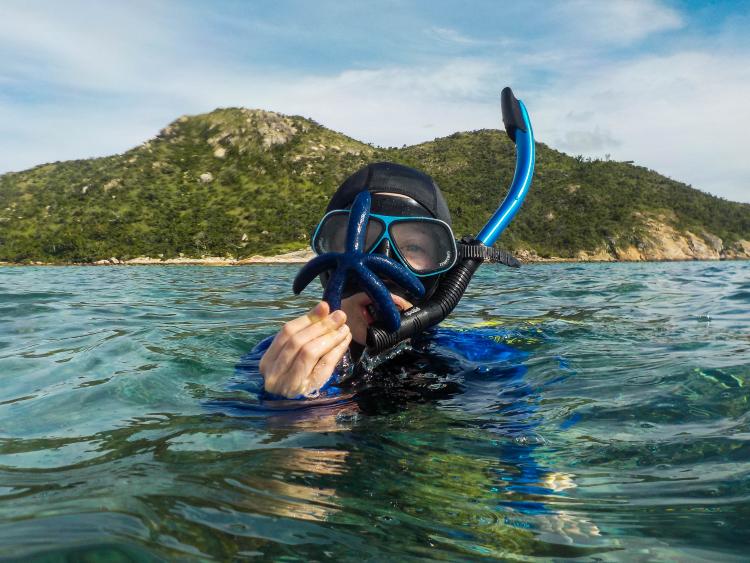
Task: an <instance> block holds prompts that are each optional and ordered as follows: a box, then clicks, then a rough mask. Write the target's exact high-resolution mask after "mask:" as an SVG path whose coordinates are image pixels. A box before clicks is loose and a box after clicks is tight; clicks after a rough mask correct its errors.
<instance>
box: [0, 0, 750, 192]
mask: <svg viewBox="0 0 750 563" xmlns="http://www.w3.org/2000/svg"><path fill="white" fill-rule="evenodd" d="M504 86H511V87H512V88H513V90H514V92H515V94H516V96H517V97H518V98H520V99H521V100H523V101H524V103H525V104H526V107H527V109H528V111H529V114H530V117H531V120H532V124H533V127H534V131H535V134H536V138H537V140H539V141H541V142H543V143H545V144H547V145H549V146H551V147H553V148H556V149H558V150H561V151H564V152H566V153H568V154H571V155H578V154H581V155H584V156H587V157H592V158H611V159H614V160H633V161H634V162H635V163H636V164H639V165H642V166H647V167H648V168H652V169H654V170H656V171H658V172H660V173H662V174H664V175H666V176H669V177H671V178H674V179H676V180H680V181H683V182H686V183H688V184H690V185H692V186H693V187H696V188H698V189H701V190H703V191H707V192H710V193H712V194H715V195H718V196H721V197H723V198H726V199H730V200H734V201H744V202H750V155H748V154H747V153H748V150H747V148H746V146H747V144H748V137H749V136H750V131H749V130H750V0H745V1H739V2H730V1H725V2H710V1H706V0H704V1H701V2H698V1H689V0H621V1H620V0H607V1H599V0H569V1H566V2H554V1H552V0H545V1H533V0H531V1H525V2H515V1H507V2H501V1H500V0H487V1H482V0H475V1H469V0H464V1H460V0H454V1H446V0H430V1H416V0H415V1H407V0H368V1H366V2H365V1H362V2H355V1H350V2H341V1H338V0H335V1H327V0H316V1H289V0H273V1H266V0H255V1H211V2H209V1H205V2H193V1H188V0H183V1H174V2H170V1H156V0H150V1H143V2H139V1H119V2H115V1H111V2H93V1H92V2H79V1H73V0H66V1H65V2H58V1H56V0H55V1H34V0H26V1H14V0H4V1H3V3H2V7H0V173H2V172H7V171H15V170H23V169H26V168H29V167H31V166H34V165H37V164H42V163H45V162H51V161H56V160H67V159H74V158H88V157H93V156H104V155H109V154H114V153H119V152H123V151H125V150H127V149H129V148H132V147H134V146H136V145H138V144H140V143H142V142H143V141H145V140H146V139H148V138H151V137H153V136H154V135H155V134H156V133H157V132H158V131H159V130H160V129H161V128H163V127H164V126H165V125H167V124H168V123H170V122H171V121H173V120H174V119H176V118H177V117H179V116H180V115H184V114H196V113H203V112H208V111H211V110H212V109H214V108H216V107H249V108H260V109H266V110H273V111H278V112H281V113H285V114H294V115H302V116H305V117H310V118H312V119H314V120H315V121H317V122H319V123H321V124H322V125H325V126H326V127H329V128H331V129H334V130H336V131H340V132H343V133H345V134H347V135H350V136H352V137H354V138H356V139H359V140H361V141H365V142H371V143H373V144H376V145H380V146H402V145H404V144H406V145H410V144H414V143H419V142H423V141H428V140H432V139H434V138H435V137H440V136H445V135H449V134H451V133H453V132H456V131H469V130H475V129H484V128H501V127H502V124H501V116H500V105H499V92H500V90H501V89H502V88H503V87H504Z"/></svg>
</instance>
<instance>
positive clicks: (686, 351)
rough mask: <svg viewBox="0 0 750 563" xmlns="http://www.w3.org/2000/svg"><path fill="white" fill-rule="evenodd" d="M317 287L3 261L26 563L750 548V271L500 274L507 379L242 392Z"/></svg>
mask: <svg viewBox="0 0 750 563" xmlns="http://www.w3.org/2000/svg"><path fill="white" fill-rule="evenodd" d="M295 271H296V268H295V267H287V266H268V267H260V266H254V267H243V268H240V267H237V268H206V267H119V268H89V267H69V268H53V267H24V268H20V267H19V268H0V378H1V379H0V380H1V381H2V385H1V386H0V556H4V557H11V558H14V557H15V558H19V559H27V558H28V557H29V556H30V555H36V556H37V557H39V558H41V559H42V560H45V561H57V560H63V558H64V557H66V556H67V557H73V558H75V557H76V556H77V557H85V556H90V557H95V556H97V555H98V556H100V557H102V558H105V559H106V560H120V561H127V560H151V559H155V558H163V559H170V560H171V559H182V560H210V559H217V560H228V559H243V558H251V557H254V556H255V557H260V558H279V559H285V560H297V559H298V560H310V559H318V560H321V559H328V558H331V559H345V560H352V559H357V560H363V559H368V558H369V559H383V558H396V559H400V560H408V559H417V558H423V557H429V558H435V559H456V558H459V559H461V558H462V559H467V558H468V559H474V558H480V557H490V558H492V557H496V558H519V559H524V558H528V557H533V556H544V557H557V558H565V557H581V558H583V559H584V560H586V559H589V560H590V559H597V560H604V561H608V560H633V559H638V560H685V559H690V558H694V559H696V558H697V559H714V560H716V559H720V558H721V559H724V560H728V559H737V560H740V559H742V558H744V556H745V555H746V553H747V548H748V542H750V540H749V538H750V414H749V412H750V409H749V408H748V398H749V397H750V263H741V262H726V263H705V262H704V263H701V262H692V263H671V264H588V265H581V264H558V265H543V266H527V267H524V268H522V269H521V270H520V271H515V270H510V269H507V268H506V269H495V268H494V267H484V268H483V269H481V270H480V273H479V275H478V276H477V277H476V278H475V280H474V281H473V282H472V285H471V288H470V291H469V293H468V295H467V297H466V298H465V299H464V301H462V303H461V305H460V307H459V309H458V310H457V311H456V312H455V313H454V315H453V316H452V317H451V319H450V320H451V322H450V326H451V327H453V328H455V329H466V328H469V327H474V326H477V325H482V326H483V327H485V328H482V329H481V330H479V332H478V333H477V334H479V335H480V336H481V335H482V334H486V335H491V337H488V338H487V339H486V345H487V346H492V345H496V346H499V347H500V349H501V351H502V352H503V354H501V355H500V358H499V359H497V360H495V361H494V362H493V363H492V364H491V365H486V364H485V363H483V362H482V361H481V360H479V361H475V360H471V359H470V358H468V359H467V358H466V357H463V356H461V354H460V353H459V354H457V353H455V352H452V353H449V352H446V351H445V350H443V349H442V348H441V347H440V346H436V347H435V349H434V353H435V354H436V355H437V356H440V355H441V354H442V355H444V356H445V358H444V359H445V365H446V366H448V368H446V370H447V371H446V372H445V373H441V374H431V375H430V376H429V377H425V378H423V379H420V380H419V381H417V382H416V383H414V384H413V385H412V384H411V383H409V382H408V381H406V382H405V381H403V380H404V377H401V380H399V381H400V383H399V384H398V385H395V386H392V387H391V388H390V391H388V390H385V391H382V392H381V393H380V399H379V400H378V401H372V400H369V401H363V400H361V399H360V398H357V397H355V398H351V399H347V400H344V401H342V402H340V403H335V404H323V405H316V406H311V407H310V408H307V409H299V410H294V411H288V410H281V409H268V408H265V407H264V406H263V405H260V404H259V403H258V400H257V397H255V396H254V395H253V394H252V393H249V392H242V391H238V390H232V389H231V388H230V387H229V386H228V382H229V381H230V380H232V379H233V377H235V365H236V363H237V362H238V360H239V358H240V357H241V356H242V355H243V354H245V353H246V352H247V351H248V350H250V349H251V348H252V347H253V345H254V344H256V343H257V342H258V341H259V340H260V339H261V338H263V337H264V336H266V335H268V334H270V333H272V332H273V331H274V330H275V329H276V328H277V327H278V326H279V325H280V323H281V322H282V321H284V320H286V319H290V318H292V317H294V316H295V315H298V314H299V313H300V312H301V311H303V310H304V309H305V308H306V307H309V306H310V305H312V304H313V303H314V300H313V299H312V298H311V297H309V296H308V297H303V298H300V297H293V296H292V295H290V294H291V291H290V284H291V279H292V277H293V275H294V273H295ZM482 331H485V332H482ZM481 337H482V338H483V336H481ZM482 346H484V345H482ZM479 347H480V348H481V346H479ZM407 388H409V392H408V393H406V394H405V395H403V397H397V396H395V395H396V394H398V393H399V392H400V391H399V389H407ZM436 389H437V391H435V390H436ZM432 391H434V392H432ZM389 393H390V396H389ZM227 399H231V400H234V401H235V402H237V403H238V404H242V403H246V404H247V405H248V408H247V409H242V408H239V409H226V410H222V409H216V408H209V407H208V405H211V404H222V400H227Z"/></svg>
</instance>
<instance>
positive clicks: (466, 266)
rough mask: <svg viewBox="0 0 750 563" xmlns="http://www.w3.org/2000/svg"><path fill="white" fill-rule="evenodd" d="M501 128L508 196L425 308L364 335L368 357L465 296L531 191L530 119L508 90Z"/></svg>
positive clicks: (442, 315)
mask: <svg viewBox="0 0 750 563" xmlns="http://www.w3.org/2000/svg"><path fill="white" fill-rule="evenodd" d="M500 104H501V108H502V112H503V124H504V126H505V132H506V133H507V134H508V137H510V139H511V140H512V141H513V142H514V143H515V145H516V170H515V173H514V175H513V181H512V182H511V185H510V188H509V189H508V194H507V195H506V196H505V199H504V200H503V201H502V203H501V204H500V207H498V209H497V211H495V213H494V214H493V215H492V217H491V218H490V220H489V221H488V222H487V224H486V225H485V226H484V227H483V228H482V230H481V231H480V232H479V234H478V235H477V236H476V238H474V239H472V240H470V241H468V242H469V244H470V246H469V249H471V250H474V251H473V252H467V253H466V254H467V255H466V256H465V257H464V258H462V259H461V260H460V261H459V262H458V263H457V264H456V266H454V268H453V269H452V270H450V271H449V272H448V273H446V274H445V277H444V278H443V279H442V280H441V283H440V285H439V286H438V288H437V289H436V291H435V294H434V295H433V297H432V298H431V299H430V301H429V302H428V303H427V304H425V305H424V306H421V307H419V306H416V307H412V308H411V309H409V310H407V311H405V312H404V313H402V315H401V324H400V326H399V328H398V330H396V331H388V330H384V329H383V328H380V327H377V326H376V325H372V326H370V327H369V329H368V331H367V353H368V354H369V355H371V356H374V355H377V354H380V353H381V352H383V351H385V350H387V349H389V348H392V347H393V346H395V345H397V344H398V343H399V342H401V341H402V340H405V339H407V338H411V337H412V336H414V335H415V334H418V333H420V332H422V331H424V330H426V329H428V328H430V327H431V326H435V325H436V324H438V323H440V322H441V321H443V319H445V318H446V317H447V316H448V315H449V314H450V313H451V311H453V309H455V308H456V305H458V302H459V301H460V300H461V297H463V294H464V293H465V292H466V288H467V287H468V286H469V282H470V281H471V278H472V276H473V275H474V272H476V271H477V268H479V266H480V265H481V264H482V262H483V261H484V260H485V258H487V257H489V256H490V255H491V252H490V251H491V250H492V249H490V247H491V246H492V245H493V244H494V243H495V241H496V240H497V239H498V238H499V237H500V235H501V234H502V232H503V231H504V230H505V228H506V227H507V226H508V225H509V224H510V222H511V220H512V219H513V217H514V216H515V214H516V213H517V212H518V210H519V209H520V208H521V203H523V200H524V198H525V197H526V194H527V193H528V192H529V188H530V187H531V180H532V176H533V173H534V133H533V131H532V129H531V122H530V121H529V115H528V113H527V112H526V107H525V106H524V104H523V102H521V101H520V100H518V99H516V97H515V96H514V95H513V91H512V90H511V89H510V88H507V87H506V88H504V89H503V91H502V93H501V94H500Z"/></svg>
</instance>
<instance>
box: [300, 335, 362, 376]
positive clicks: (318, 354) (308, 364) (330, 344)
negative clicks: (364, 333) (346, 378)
mask: <svg viewBox="0 0 750 563" xmlns="http://www.w3.org/2000/svg"><path fill="white" fill-rule="evenodd" d="M349 334H350V331H349V327H348V326H346V325H341V326H340V327H339V328H338V329H336V330H332V331H329V332H326V333H325V334H323V335H321V336H318V337H317V338H315V339H313V340H311V341H309V342H308V343H306V344H305V345H304V346H303V347H302V348H301V349H300V351H299V353H298V354H297V357H296V358H295V359H294V363H295V369H297V368H299V369H300V370H301V371H302V373H303V374H305V376H306V377H307V376H309V374H310V373H311V372H312V370H313V368H314V367H315V365H316V364H317V363H318V362H319V361H320V359H321V358H322V357H323V356H325V355H326V354H327V353H328V352H330V351H331V350H332V349H333V348H334V347H335V346H337V345H338V344H339V343H340V342H341V341H342V340H344V339H345V338H346V337H348V336H349Z"/></svg>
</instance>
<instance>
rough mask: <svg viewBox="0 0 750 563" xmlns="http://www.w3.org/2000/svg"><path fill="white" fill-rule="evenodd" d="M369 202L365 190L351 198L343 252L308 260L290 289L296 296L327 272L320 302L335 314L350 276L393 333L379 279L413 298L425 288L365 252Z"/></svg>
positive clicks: (389, 304) (396, 322)
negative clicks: (327, 275)
mask: <svg viewBox="0 0 750 563" xmlns="http://www.w3.org/2000/svg"><path fill="white" fill-rule="evenodd" d="M370 201H371V198H370V192H368V191H367V190H365V191H362V192H360V193H359V194H358V195H357V197H356V198H355V200H354V203H353V204H352V208H351V211H350V213H349V224H348V225H347V231H346V247H345V250H344V252H327V253H325V254H321V255H320V256H316V257H315V258H313V259H312V260H310V261H309V262H308V263H307V264H305V266H303V267H302V269H301V270H300V271H299V273H297V277H295V278H294V284H293V286H292V289H293V290H294V293H295V294H299V293H301V292H302V290H303V289H305V287H307V286H308V284H309V283H310V282H311V281H312V280H314V279H315V278H316V277H317V276H319V275H320V274H322V273H323V272H327V271H329V270H331V277H330V279H329V280H328V283H327V284H326V288H325V291H324V293H323V300H324V301H326V302H327V303H328V305H330V307H331V311H335V310H337V309H341V297H342V294H343V292H344V287H345V286H346V282H347V280H348V279H349V278H350V277H354V278H356V279H355V281H356V282H357V283H358V284H359V286H360V287H361V288H362V289H363V290H364V292H365V293H366V294H367V295H368V296H369V297H370V299H371V300H372V304H373V306H374V307H375V311H376V312H377V316H378V319H379V320H380V321H381V322H382V323H383V325H384V327H385V328H386V329H387V330H388V331H389V332H395V331H397V330H398V329H399V327H400V326H401V316H400V314H399V311H398V309H397V308H396V306H395V305H394V303H393V299H391V293H390V291H388V288H387V287H386V286H385V283H383V280H382V279H381V278H388V279H389V280H391V281H393V282H394V283H396V284H397V285H399V286H400V287H402V288H404V289H405V290H407V291H408V292H409V293H411V294H413V295H415V296H417V297H422V296H424V293H425V289H424V286H423V285H422V282H420V281H419V278H418V277H417V276H415V275H414V274H413V273H412V272H410V271H409V270H408V269H407V268H406V267H404V266H402V265H401V264H399V263H398V262H397V261H395V260H393V259H392V258H389V257H387V256H383V255H381V254H367V253H366V250H367V249H366V247H365V237H366V235H367V223H368V221H369V218H370Z"/></svg>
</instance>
